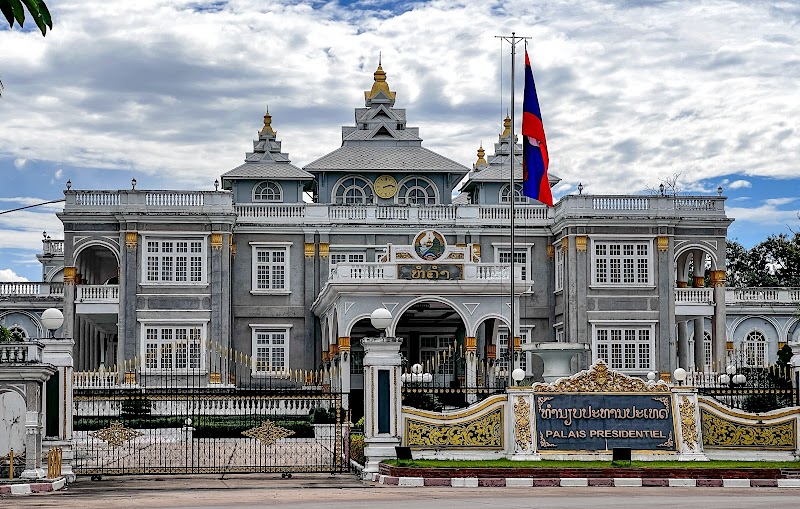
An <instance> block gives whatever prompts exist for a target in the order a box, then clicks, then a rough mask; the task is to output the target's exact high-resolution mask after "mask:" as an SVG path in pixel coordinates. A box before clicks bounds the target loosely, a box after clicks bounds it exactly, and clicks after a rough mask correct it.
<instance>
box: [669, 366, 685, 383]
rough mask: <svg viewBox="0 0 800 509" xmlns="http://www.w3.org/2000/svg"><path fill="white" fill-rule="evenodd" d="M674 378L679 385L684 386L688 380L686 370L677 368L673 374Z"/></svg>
mask: <svg viewBox="0 0 800 509" xmlns="http://www.w3.org/2000/svg"><path fill="white" fill-rule="evenodd" d="M672 378H674V379H675V380H677V381H678V385H683V381H684V380H686V370H685V369H683V368H677V369H676V370H675V371H673V372H672Z"/></svg>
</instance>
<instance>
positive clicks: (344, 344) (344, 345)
mask: <svg viewBox="0 0 800 509" xmlns="http://www.w3.org/2000/svg"><path fill="white" fill-rule="evenodd" d="M338 343H339V351H340V352H349V351H350V336H339V341H338Z"/></svg>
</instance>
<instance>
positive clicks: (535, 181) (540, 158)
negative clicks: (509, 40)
mask: <svg viewBox="0 0 800 509" xmlns="http://www.w3.org/2000/svg"><path fill="white" fill-rule="evenodd" d="M548 159H549V158H548V156H547V140H546V139H545V136H544V125H543V124H542V112H541V111H540V110H539V98H538V97H536V85H534V83H533V72H532V71H531V61H530V60H528V50H525V92H524V99H523V103H522V194H524V195H525V196H528V197H530V198H533V199H534V200H539V201H540V202H542V203H544V204H545V205H549V206H551V207H552V206H553V195H552V194H551V193H550V182H549V181H548V179H547V167H548V165H549V161H548Z"/></svg>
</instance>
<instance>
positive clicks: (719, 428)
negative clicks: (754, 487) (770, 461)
mask: <svg viewBox="0 0 800 509" xmlns="http://www.w3.org/2000/svg"><path fill="white" fill-rule="evenodd" d="M700 425H701V429H702V430H703V445H704V446H705V447H709V448H712V449H714V448H718V449H727V448H730V449H745V448H758V449H766V450H772V451H794V450H795V449H797V438H796V437H797V420H796V419H787V420H784V421H780V422H776V423H772V424H758V423H752V424H744V423H739V422H734V421H729V420H727V419H723V418H722V417H718V416H716V415H714V414H712V413H710V412H707V411H705V410H703V409H700Z"/></svg>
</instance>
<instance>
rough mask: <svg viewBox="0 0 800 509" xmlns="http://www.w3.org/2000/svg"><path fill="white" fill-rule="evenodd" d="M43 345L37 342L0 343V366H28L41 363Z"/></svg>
mask: <svg viewBox="0 0 800 509" xmlns="http://www.w3.org/2000/svg"><path fill="white" fill-rule="evenodd" d="M43 349H44V345H43V344H41V343H39V342H38V341H12V342H8V343H0V364H30V363H40V362H42V350H43Z"/></svg>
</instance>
